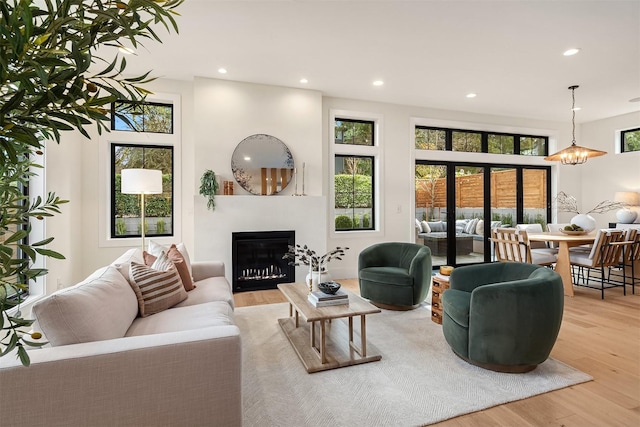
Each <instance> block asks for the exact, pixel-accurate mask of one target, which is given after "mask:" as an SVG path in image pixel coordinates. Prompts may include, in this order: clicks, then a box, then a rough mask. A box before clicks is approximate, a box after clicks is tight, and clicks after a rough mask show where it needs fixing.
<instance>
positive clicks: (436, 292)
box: [431, 273, 449, 325]
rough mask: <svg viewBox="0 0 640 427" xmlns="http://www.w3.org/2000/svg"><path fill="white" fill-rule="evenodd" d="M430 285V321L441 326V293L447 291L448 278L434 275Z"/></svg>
mask: <svg viewBox="0 0 640 427" xmlns="http://www.w3.org/2000/svg"><path fill="white" fill-rule="evenodd" d="M432 280H433V283H432V284H431V320H433V321H434V322H436V323H437V324H439V325H442V293H443V292H444V291H446V290H447V289H449V276H445V275H442V274H439V273H438V274H436V275H435V276H433V279H432Z"/></svg>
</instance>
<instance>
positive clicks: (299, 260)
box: [282, 245, 349, 292]
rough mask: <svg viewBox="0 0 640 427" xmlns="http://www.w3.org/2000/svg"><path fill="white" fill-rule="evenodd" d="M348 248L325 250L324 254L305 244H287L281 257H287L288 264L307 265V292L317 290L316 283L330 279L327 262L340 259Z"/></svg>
mask: <svg viewBox="0 0 640 427" xmlns="http://www.w3.org/2000/svg"><path fill="white" fill-rule="evenodd" d="M348 249H349V248H347V247H340V246H338V247H337V248H335V249H333V250H331V251H329V252H327V253H326V254H324V255H318V254H317V253H316V251H314V250H313V249H311V248H309V247H308V246H307V245H304V246H301V245H295V246H293V245H289V250H288V251H287V253H286V254H284V256H283V257H282V258H283V259H288V260H290V261H289V265H295V266H296V267H297V266H299V265H307V266H309V273H308V274H307V277H306V283H307V284H308V285H309V292H312V291H317V290H318V284H319V283H324V282H328V281H330V280H331V275H330V274H329V271H328V264H329V262H330V261H331V260H333V259H338V260H342V258H341V257H342V256H344V254H345V251H347V250H348Z"/></svg>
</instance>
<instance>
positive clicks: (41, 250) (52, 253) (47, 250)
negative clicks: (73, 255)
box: [36, 248, 65, 259]
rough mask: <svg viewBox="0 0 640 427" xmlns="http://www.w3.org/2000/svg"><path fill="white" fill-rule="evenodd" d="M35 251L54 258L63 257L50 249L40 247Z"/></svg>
mask: <svg viewBox="0 0 640 427" xmlns="http://www.w3.org/2000/svg"><path fill="white" fill-rule="evenodd" d="M36 252H37V253H39V254H40V255H42V256H48V257H51V258H55V259H65V257H64V255H62V254H60V253H58V252H56V251H52V250H50V249H41V248H38V249H36Z"/></svg>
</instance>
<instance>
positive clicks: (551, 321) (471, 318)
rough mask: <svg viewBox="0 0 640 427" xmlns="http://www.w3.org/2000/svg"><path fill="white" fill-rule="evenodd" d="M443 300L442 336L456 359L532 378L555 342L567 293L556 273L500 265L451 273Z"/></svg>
mask: <svg viewBox="0 0 640 427" xmlns="http://www.w3.org/2000/svg"><path fill="white" fill-rule="evenodd" d="M449 284H450V288H449V289H447V290H446V291H444V293H443V294H442V306H443V310H444V313H443V317H442V332H443V334H444V337H445V339H446V340H447V343H448V344H449V346H451V349H452V350H453V351H454V353H455V354H457V355H458V356H460V357H461V358H462V359H464V360H466V361H467V362H469V363H471V364H473V365H477V366H480V367H482V368H485V369H490V370H492V371H499V372H514V373H520V372H529V371H531V370H533V369H535V368H536V366H537V365H539V364H540V363H542V362H544V361H545V360H547V358H548V357H549V354H550V353H551V349H552V348H553V345H554V344H555V342H556V338H557V337H558V332H559V331H560V324H561V323H562V313H563V310H564V292H563V287H562V278H561V277H560V275H559V274H558V273H556V272H555V271H553V270H551V269H549V268H546V267H542V266H539V265H535V264H525V263H517V262H497V263H492V264H477V265H469V266H464V267H459V268H456V269H454V270H453V272H452V273H451V278H450V281H449Z"/></svg>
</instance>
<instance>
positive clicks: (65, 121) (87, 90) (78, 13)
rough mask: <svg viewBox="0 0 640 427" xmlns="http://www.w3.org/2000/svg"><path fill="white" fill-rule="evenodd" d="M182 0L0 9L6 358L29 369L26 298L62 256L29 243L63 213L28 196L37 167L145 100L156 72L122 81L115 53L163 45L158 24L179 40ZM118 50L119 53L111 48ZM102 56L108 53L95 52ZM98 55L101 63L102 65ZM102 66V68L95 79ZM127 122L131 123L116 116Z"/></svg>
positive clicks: (16, 4)
mask: <svg viewBox="0 0 640 427" xmlns="http://www.w3.org/2000/svg"><path fill="white" fill-rule="evenodd" d="M183 1H184V0H153V1H148V0H144V1H126V0H122V1H114V0H92V1H78V0H55V1H54V0H51V1H47V2H41V1H36V0H6V1H3V2H2V6H1V7H0V27H1V28H2V34H3V36H2V38H0V57H1V58H2V61H0V329H2V331H1V333H0V356H4V355H7V354H9V353H12V354H13V351H14V350H15V351H16V352H17V356H18V357H19V358H20V360H21V362H22V364H23V365H25V366H28V365H29V363H30V361H29V356H28V354H27V352H26V350H25V345H26V346H29V345H39V344H37V343H35V342H34V341H33V340H35V339H36V338H37V337H39V335H40V334H39V333H29V331H28V328H29V327H30V326H31V324H32V323H33V321H31V320H28V319H24V318H23V317H22V314H21V313H20V311H19V308H20V307H19V306H20V304H21V303H22V302H23V298H22V296H21V294H20V291H22V290H25V289H27V288H28V285H29V282H30V281H31V280H33V279H34V278H36V277H39V276H42V275H44V274H46V273H47V271H46V269H39V268H34V267H33V265H34V262H35V260H36V259H37V258H38V257H54V258H59V259H62V258H63V256H62V255H61V254H59V253H57V252H55V251H52V250H49V249H47V248H46V245H47V244H49V243H50V242H51V241H52V240H53V238H52V237H49V238H46V239H44V240H41V241H37V242H32V240H31V239H28V237H29V235H30V233H31V225H30V222H31V221H34V220H43V219H44V218H45V217H47V216H51V215H54V214H57V213H60V210H59V205H60V204H62V203H64V202H65V201H64V200H62V199H60V198H58V197H57V196H56V195H55V193H52V192H51V193H48V195H46V196H45V197H44V198H42V197H36V198H35V199H34V200H29V198H28V197H27V196H25V194H24V193H23V191H22V188H23V186H24V185H26V184H28V182H29V178H30V177H31V176H32V175H33V174H34V172H33V170H34V168H35V167H36V166H37V165H35V164H34V163H33V161H32V158H33V157H34V156H38V155H42V154H43V150H44V146H45V141H47V140H55V141H56V142H58V143H59V142H60V136H61V132H62V131H70V130H71V131H72V130H76V131H78V132H80V133H81V134H82V135H84V136H85V137H87V138H89V137H90V135H89V134H88V132H87V130H86V129H85V127H86V126H87V125H91V124H95V125H96V127H97V130H98V132H99V133H101V132H102V131H103V130H105V131H109V125H108V123H109V122H110V117H109V116H108V115H107V114H108V112H109V110H110V109H109V107H110V104H111V103H112V102H114V101H117V100H129V101H141V100H143V99H144V97H145V96H146V94H148V93H150V92H149V91H148V90H146V89H144V88H143V87H142V86H141V85H142V84H144V83H147V82H149V81H151V80H153V79H151V78H149V77H148V74H149V73H145V74H143V75H141V76H137V77H136V76H133V77H124V75H123V74H124V73H125V72H126V68H127V62H126V60H125V59H124V57H123V56H119V55H118V54H117V53H116V54H115V57H114V58H113V59H109V58H105V57H103V56H102V55H105V54H109V53H115V52H117V49H116V48H118V47H120V48H124V47H125V44H129V45H130V46H132V47H133V48H137V47H139V45H140V41H141V40H142V39H150V40H155V41H158V42H160V41H161V40H160V38H159V36H158V34H157V32H156V30H154V29H153V27H154V26H157V25H158V24H160V25H162V26H164V27H165V28H166V29H167V30H169V31H171V30H174V31H176V32H177V30H178V28H177V25H176V22H175V19H174V15H175V14H176V12H175V8H176V7H177V6H179V5H180V4H181V3H182V2H183ZM108 46H111V47H113V48H114V49H108V48H105V47H108ZM98 48H103V49H98ZM99 55H100V56H99ZM96 64H105V65H104V68H103V69H101V70H100V69H98V70H97V71H96V70H95V69H94V68H92V66H94V65H96ZM116 114H117V115H118V117H119V118H121V119H122V120H124V121H126V122H129V120H128V119H127V117H125V116H122V115H120V114H119V113H116Z"/></svg>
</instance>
